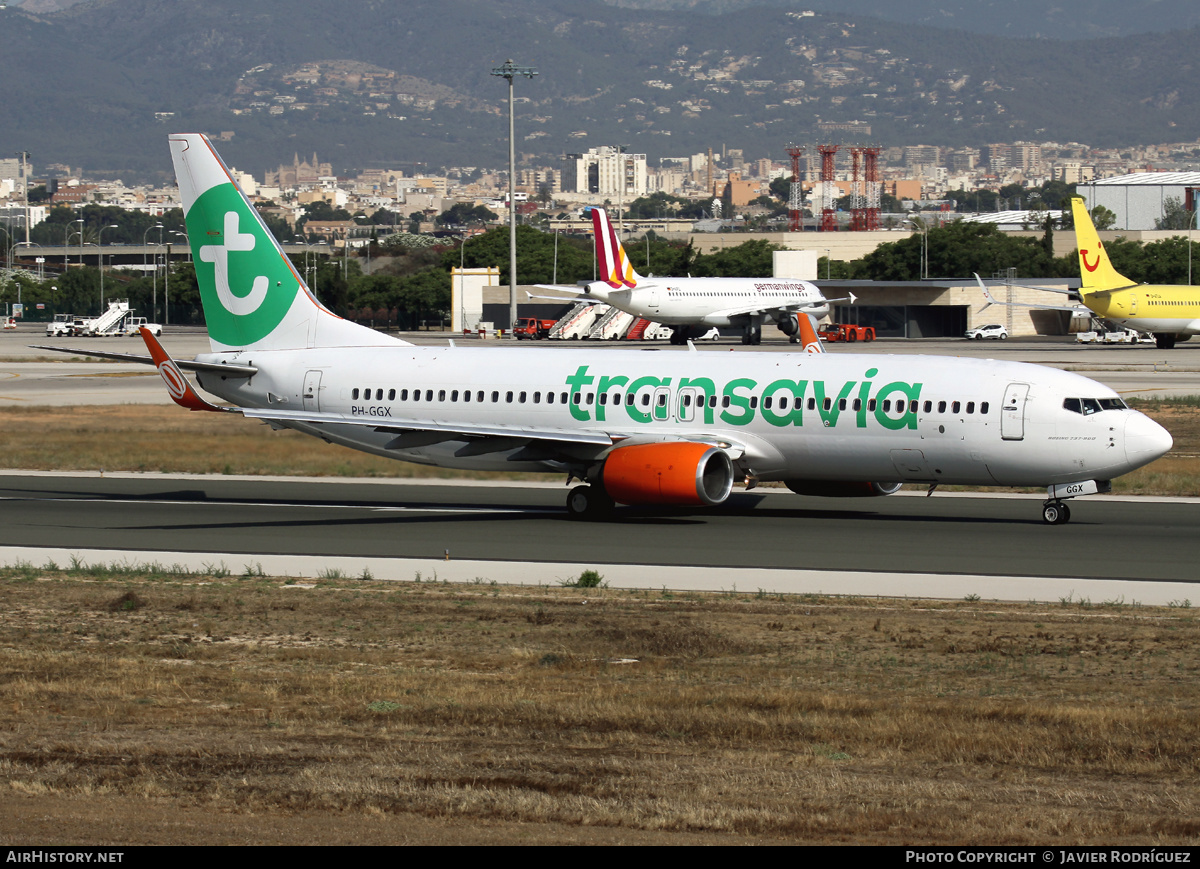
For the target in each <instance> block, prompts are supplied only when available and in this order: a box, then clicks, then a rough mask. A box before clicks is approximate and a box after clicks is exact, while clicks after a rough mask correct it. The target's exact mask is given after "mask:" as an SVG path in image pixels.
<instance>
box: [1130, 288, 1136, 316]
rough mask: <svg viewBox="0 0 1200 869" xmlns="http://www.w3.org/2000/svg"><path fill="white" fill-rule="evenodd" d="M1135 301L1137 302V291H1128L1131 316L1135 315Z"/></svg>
mask: <svg viewBox="0 0 1200 869" xmlns="http://www.w3.org/2000/svg"><path fill="white" fill-rule="evenodd" d="M1137 302H1138V299H1137V293H1130V294H1129V316H1131V317H1136V316H1137Z"/></svg>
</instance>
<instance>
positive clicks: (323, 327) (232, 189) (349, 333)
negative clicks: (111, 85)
mask: <svg viewBox="0 0 1200 869" xmlns="http://www.w3.org/2000/svg"><path fill="white" fill-rule="evenodd" d="M170 142H171V159H172V161H173V162H174V164H175V177H176V178H177V179H178V181H179V193H180V196H181V198H182V199H183V213H184V217H185V219H186V221H187V231H188V240H189V241H190V242H191V246H192V257H193V260H194V261H195V266H196V280H197V282H198V283H199V284H200V300H201V303H202V304H203V306H204V319H205V321H206V322H207V324H208V338H209V341H210V342H211V344H212V349H213V351H214V352H219V351H223V350H243V349H244V350H299V349H307V348H312V347H362V346H379V345H384V344H404V343H406V342H404V341H399V340H397V339H395V338H391V337H388V336H386V335H383V334H381V333H379V332H376V331H375V330H373V329H367V328H365V327H363V326H359V325H357V324H355V323H351V322H349V321H348V320H343V319H342V318H341V317H338V316H337V315H336V314H334V313H333V312H332V311H330V310H329V309H328V308H326V307H325V306H324V305H322V304H321V303H320V302H318V301H317V298H316V296H314V295H313V294H312V292H311V291H310V290H309V288H308V287H307V286H306V285H305V283H304V281H303V279H301V277H300V275H299V274H298V273H297V272H296V270H295V269H294V268H293V267H292V264H291V261H290V260H288V258H287V255H286V254H284V252H283V249H282V248H280V246H279V243H278V242H276V241H275V238H274V236H272V235H271V233H270V231H269V230H268V229H267V227H266V225H265V224H264V223H263V221H262V218H261V217H259V214H258V212H257V211H256V210H255V209H254V207H253V206H252V205H251V204H250V202H249V201H248V200H247V199H246V197H245V196H244V195H243V193H242V191H241V189H240V188H239V187H238V186H237V183H236V182H235V181H234V180H233V176H232V175H230V173H229V169H228V168H227V167H226V166H225V164H224V163H223V162H222V161H221V158H220V157H219V156H217V152H216V151H215V150H214V149H213V146H212V143H211V142H209V140H208V137H207V136H204V135H202V134H199V133H186V134H180V135H173V136H171V137H170Z"/></svg>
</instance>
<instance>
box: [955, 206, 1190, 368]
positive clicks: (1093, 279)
mask: <svg viewBox="0 0 1200 869" xmlns="http://www.w3.org/2000/svg"><path fill="white" fill-rule="evenodd" d="M1071 214H1072V215H1073V217H1074V220H1075V244H1076V246H1077V247H1078V248H1079V274H1080V276H1081V278H1082V284H1081V286H1080V289H1079V297H1080V299H1081V300H1082V302H1083V304H1084V305H1086V306H1087V307H1088V308H1089V309H1090V310H1091V311H1092V313H1094V314H1095V315H1096V316H1097V317H1100V318H1101V319H1104V320H1109V321H1111V322H1113V323H1116V324H1117V325H1119V326H1121V327H1123V328H1126V329H1135V330H1137V331H1139V332H1153V333H1154V340H1155V343H1156V344H1157V345H1158V347H1159V349H1161V350H1170V349H1171V348H1172V347H1174V346H1175V342H1176V341H1177V340H1180V339H1182V340H1184V341H1186V340H1187V339H1188V338H1190V337H1191V336H1192V335H1197V334H1200V287H1190V286H1171V285H1161V286H1153V285H1151V284H1137V283H1134V282H1133V281H1131V280H1129V278H1127V277H1125V276H1124V275H1122V274H1121V273H1120V272H1118V271H1117V270H1116V269H1115V268H1113V264H1112V261H1111V260H1109V258H1108V252H1107V251H1106V250H1105V249H1104V242H1102V241H1101V240H1100V236H1099V234H1098V233H1097V232H1096V227H1095V224H1093V223H1092V218H1091V215H1089V214H1088V211H1087V207H1086V206H1085V205H1084V202H1083V200H1082V199H1080V198H1078V197H1074V198H1072V199H1071ZM975 277H976V280H978V279H979V276H978V275H976V276H975ZM980 285H981V286H982V285H983V282H982V281H980ZM1037 289H1041V290H1046V291H1047V292H1062V293H1068V292H1070V291H1069V290H1053V289H1049V288H1047V287H1038V288H1037ZM984 294H985V295H987V298H988V302H989V303H990V304H994V305H1005V304H1010V303H1006V302H998V301H996V300H995V299H993V298H992V297H991V295H990V294H988V292H987V288H986V287H984ZM1011 304H1015V305H1019V307H1023V308H1041V309H1045V310H1052V311H1069V310H1073V309H1072V308H1070V307H1067V306H1060V305H1030V304H1020V303H1015V302H1014V303H1011Z"/></svg>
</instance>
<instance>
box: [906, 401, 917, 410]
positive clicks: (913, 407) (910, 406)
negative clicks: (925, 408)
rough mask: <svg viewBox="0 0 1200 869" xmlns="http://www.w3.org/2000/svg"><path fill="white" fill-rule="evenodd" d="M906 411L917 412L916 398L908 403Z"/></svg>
mask: <svg viewBox="0 0 1200 869" xmlns="http://www.w3.org/2000/svg"><path fill="white" fill-rule="evenodd" d="M908 412H909V413H916V412H917V400H916V399H915V398H914V399H913V400H912V401H910V402H909V403H908Z"/></svg>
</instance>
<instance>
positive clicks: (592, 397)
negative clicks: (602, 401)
mask: <svg viewBox="0 0 1200 869" xmlns="http://www.w3.org/2000/svg"><path fill="white" fill-rule="evenodd" d="M595 398H596V393H594V392H589V393H588V394H587V397H586V398H585V399H584V404H591V403H592V402H593V401H594V400H595Z"/></svg>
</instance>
